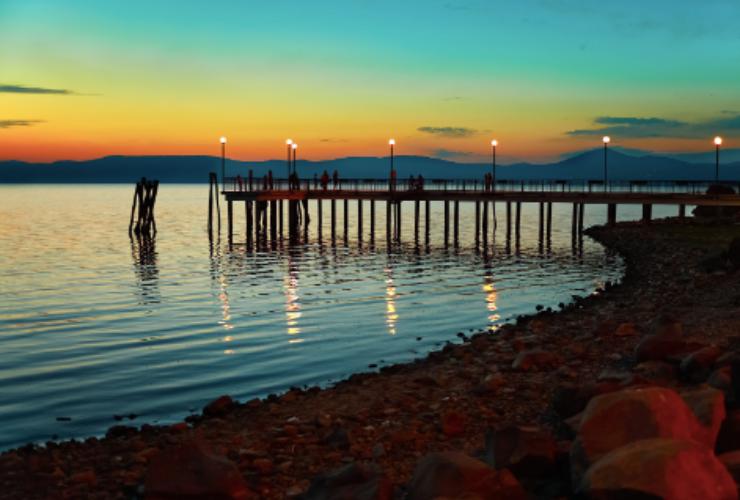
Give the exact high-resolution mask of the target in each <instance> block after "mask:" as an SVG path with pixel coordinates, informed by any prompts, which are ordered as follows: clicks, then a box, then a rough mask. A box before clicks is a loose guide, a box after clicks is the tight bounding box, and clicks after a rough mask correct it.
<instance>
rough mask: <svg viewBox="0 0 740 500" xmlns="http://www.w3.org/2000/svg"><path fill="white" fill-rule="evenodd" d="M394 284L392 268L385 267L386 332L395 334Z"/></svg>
mask: <svg viewBox="0 0 740 500" xmlns="http://www.w3.org/2000/svg"><path fill="white" fill-rule="evenodd" d="M397 321H398V313H397V312H396V285H395V284H394V282H393V268H392V267H390V266H388V267H386V268H385V324H386V325H388V333H389V334H391V335H395V334H396V322H397Z"/></svg>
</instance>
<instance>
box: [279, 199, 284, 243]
mask: <svg viewBox="0 0 740 500" xmlns="http://www.w3.org/2000/svg"><path fill="white" fill-rule="evenodd" d="M283 212H284V210H283V200H282V199H281V200H280V201H278V213H279V219H278V220H279V224H280V226H279V228H278V232H279V235H280V239H281V240H282V239H283Z"/></svg>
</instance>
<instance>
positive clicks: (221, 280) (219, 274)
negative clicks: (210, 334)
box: [211, 241, 235, 355]
mask: <svg viewBox="0 0 740 500" xmlns="http://www.w3.org/2000/svg"><path fill="white" fill-rule="evenodd" d="M220 243H221V242H220V241H219V242H218V243H217V244H216V245H212V246H211V279H213V280H214V281H215V282H216V284H217V286H218V301H219V302H220V307H221V319H220V320H219V321H218V324H219V325H220V326H221V327H222V328H223V329H224V330H226V331H227V332H228V331H230V330H233V328H234V324H233V323H232V322H231V303H230V301H229V282H228V280H227V279H226V273H225V272H224V263H223V255H222V254H221V244H220ZM233 340H234V337H232V336H231V335H228V334H227V335H224V336H223V337H222V338H221V341H222V342H227V343H228V342H232V341H233ZM234 352H235V351H234V350H233V349H224V354H227V355H229V354H234Z"/></svg>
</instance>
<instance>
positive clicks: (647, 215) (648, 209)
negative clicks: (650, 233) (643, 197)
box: [642, 203, 653, 224]
mask: <svg viewBox="0 0 740 500" xmlns="http://www.w3.org/2000/svg"><path fill="white" fill-rule="evenodd" d="M652 216H653V205H651V204H650V203H644V204H643V205H642V222H643V223H644V224H650V219H652Z"/></svg>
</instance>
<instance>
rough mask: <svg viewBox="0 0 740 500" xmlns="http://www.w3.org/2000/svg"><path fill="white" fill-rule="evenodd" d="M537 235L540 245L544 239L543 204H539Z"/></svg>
mask: <svg viewBox="0 0 740 500" xmlns="http://www.w3.org/2000/svg"><path fill="white" fill-rule="evenodd" d="M538 233H539V238H540V243H541V242H542V241H543V240H544V239H545V203H544V202H542V201H541V202H540V217H539V227H538Z"/></svg>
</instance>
